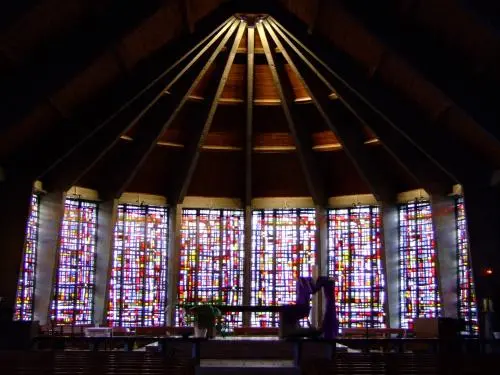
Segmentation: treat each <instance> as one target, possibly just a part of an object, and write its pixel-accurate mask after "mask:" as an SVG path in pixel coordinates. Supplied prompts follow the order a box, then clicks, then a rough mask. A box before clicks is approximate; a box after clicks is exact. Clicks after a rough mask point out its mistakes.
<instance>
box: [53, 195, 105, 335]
mask: <svg viewBox="0 0 500 375" xmlns="http://www.w3.org/2000/svg"><path fill="white" fill-rule="evenodd" d="M96 240H97V203H95V202H88V201H84V200H81V199H69V198H68V199H66V201H65V203H64V219H63V223H62V228H61V234H60V244H59V258H58V263H57V274H56V284H55V287H54V299H53V301H52V304H51V320H52V321H53V322H54V323H55V324H74V325H79V324H92V323H93V308H94V291H95V258H96Z"/></svg>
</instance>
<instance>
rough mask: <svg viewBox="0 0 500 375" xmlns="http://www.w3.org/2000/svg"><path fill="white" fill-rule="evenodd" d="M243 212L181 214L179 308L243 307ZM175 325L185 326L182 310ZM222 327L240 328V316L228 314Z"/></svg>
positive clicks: (193, 210)
mask: <svg viewBox="0 0 500 375" xmlns="http://www.w3.org/2000/svg"><path fill="white" fill-rule="evenodd" d="M243 262H244V211H240V210H209V209H185V210H183V211H182V229H181V250H180V273H179V283H178V299H179V303H180V304H192V303H206V302H210V303H216V304H223V305H241V304H242V303H243V271H244V270H243V264H244V263H243ZM176 321H177V324H179V325H185V324H188V320H186V317H185V316H184V314H183V311H182V310H178V311H177V318H176ZM224 323H225V327H226V328H227V329H229V330H230V329H231V328H233V327H237V326H241V325H242V314H241V313H235V312H230V313H227V314H226V316H225V317H224Z"/></svg>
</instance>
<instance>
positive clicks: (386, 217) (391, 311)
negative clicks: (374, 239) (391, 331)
mask: <svg viewBox="0 0 500 375" xmlns="http://www.w3.org/2000/svg"><path fill="white" fill-rule="evenodd" d="M398 215H399V213H398V208H397V206H396V205H395V204H392V203H382V207H381V217H382V245H383V246H382V256H383V258H384V259H383V264H384V266H385V267H384V271H385V282H386V285H387V289H386V293H387V297H386V314H387V318H388V319H387V323H388V326H389V327H391V328H399V327H400V324H401V322H400V315H399V312H400V311H399V310H400V308H399V220H398Z"/></svg>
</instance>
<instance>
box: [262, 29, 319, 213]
mask: <svg viewBox="0 0 500 375" xmlns="http://www.w3.org/2000/svg"><path fill="white" fill-rule="evenodd" d="M257 31H258V33H259V37H260V40H261V42H262V46H263V48H264V53H265V55H266V59H267V63H268V65H269V68H270V70H271V75H272V77H273V82H274V86H275V87H276V90H277V91H278V95H279V97H280V100H281V108H282V109H283V112H284V115H285V118H286V121H287V123H288V127H289V129H290V132H291V133H292V136H293V139H294V141H295V145H296V147H297V152H298V156H299V160H300V164H301V166H302V170H303V172H304V176H305V178H306V182H307V186H308V188H309V191H310V193H311V196H312V198H313V201H314V203H315V204H317V205H324V204H326V194H325V187H324V182H323V181H322V179H321V178H320V175H319V172H318V170H317V169H316V167H315V159H314V155H313V151H312V141H311V136H310V134H307V133H306V132H305V127H304V124H303V123H300V122H301V121H300V117H299V114H298V113H297V110H296V106H295V105H294V93H293V88H292V86H291V83H290V81H289V79H288V76H287V74H286V72H285V70H284V67H283V66H282V65H281V66H279V67H277V66H276V55H275V50H274V48H273V49H271V47H270V46H269V43H268V41H267V37H266V34H265V31H264V27H263V25H262V22H258V23H257Z"/></svg>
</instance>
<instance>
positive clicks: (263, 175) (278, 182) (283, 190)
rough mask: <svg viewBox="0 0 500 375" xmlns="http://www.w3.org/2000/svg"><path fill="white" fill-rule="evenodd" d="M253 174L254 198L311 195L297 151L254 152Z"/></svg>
mask: <svg viewBox="0 0 500 375" xmlns="http://www.w3.org/2000/svg"><path fill="white" fill-rule="evenodd" d="M252 176H253V181H252V183H253V184H252V192H253V197H254V198H259V197H308V196H309V189H308V188H307V184H306V180H305V178H304V175H303V173H302V168H301V167H300V163H299V159H298V157H297V154H296V153H295V152H291V153H286V154H278V153H273V154H261V153H254V154H253V166H252Z"/></svg>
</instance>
